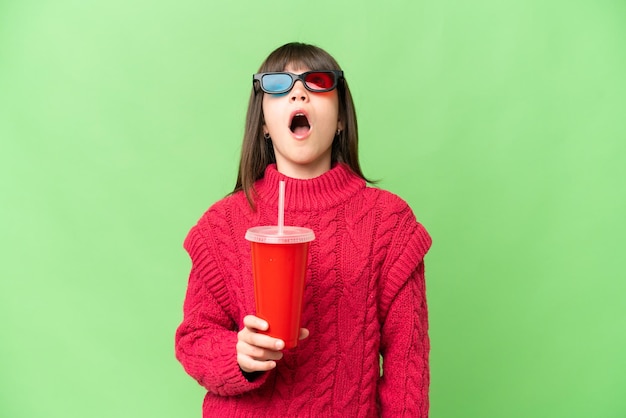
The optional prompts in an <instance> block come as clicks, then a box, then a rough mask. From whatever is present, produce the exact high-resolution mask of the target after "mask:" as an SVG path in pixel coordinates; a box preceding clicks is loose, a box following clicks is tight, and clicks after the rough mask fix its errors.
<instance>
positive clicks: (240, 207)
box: [185, 192, 252, 247]
mask: <svg viewBox="0 0 626 418" xmlns="http://www.w3.org/2000/svg"><path fill="white" fill-rule="evenodd" d="M251 213H252V210H251V208H250V206H249V205H248V201H247V199H246V197H245V195H244V193H243V192H237V193H234V194H231V195H228V196H226V197H224V198H222V199H220V200H218V201H217V202H215V203H213V204H212V205H211V206H210V207H209V208H208V209H207V210H206V211H205V212H204V213H203V214H202V216H200V218H199V219H198V221H197V222H196V224H195V225H193V226H192V227H191V229H190V230H189V233H188V234H187V237H186V239H185V247H187V246H188V245H189V244H190V243H191V242H194V241H197V240H201V241H205V240H207V239H208V238H210V237H213V238H217V237H227V236H229V235H231V234H232V230H233V224H237V223H240V222H241V221H243V219H245V218H248V217H249V216H250V214H251Z"/></svg>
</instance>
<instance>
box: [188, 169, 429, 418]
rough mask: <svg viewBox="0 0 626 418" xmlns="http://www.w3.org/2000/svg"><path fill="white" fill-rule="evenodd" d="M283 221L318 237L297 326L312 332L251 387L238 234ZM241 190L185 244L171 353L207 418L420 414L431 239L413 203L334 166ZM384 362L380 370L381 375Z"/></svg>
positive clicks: (272, 175) (424, 401)
mask: <svg viewBox="0 0 626 418" xmlns="http://www.w3.org/2000/svg"><path fill="white" fill-rule="evenodd" d="M279 180H285V181H286V199H285V224H286V225H296V226H305V227H308V228H311V229H313V231H314V232H315V237H316V238H315V241H313V242H312V243H311V247H310V255H309V267H308V270H307V277H306V281H307V282H306V283H307V284H306V289H305V296H304V307H303V313H302V326H303V327H306V328H308V329H309V331H310V336H309V337H308V338H307V339H305V340H302V341H300V343H299V344H298V346H297V347H296V348H294V349H291V350H285V351H284V357H283V358H282V359H281V360H279V361H278V362H277V363H278V364H277V367H276V368H275V369H274V370H272V371H270V372H265V373H263V374H261V375H260V376H259V377H258V378H257V379H256V380H254V381H252V382H249V381H248V380H246V379H245V378H244V376H243V374H242V373H241V371H240V369H239V366H238V364H237V359H236V350H235V345H236V342H237V332H238V331H239V330H240V329H241V328H242V327H243V318H244V316H246V315H248V314H254V312H255V305H254V291H253V281H252V270H251V265H250V244H249V243H248V242H247V241H246V240H245V239H244V235H245V232H246V230H247V229H248V228H249V227H252V226H257V225H275V224H276V217H277V215H276V214H277V210H278V209H277V202H278V184H279ZM255 189H256V192H257V196H256V200H255V201H256V204H257V211H256V212H255V211H252V210H251V208H250V206H249V204H248V202H247V200H246V197H245V195H244V194H243V193H241V192H239V193H235V194H233V195H231V196H228V197H226V198H224V199H222V200H221V201H219V202H217V203H215V204H214V205H213V206H212V207H211V208H210V209H209V210H208V211H207V212H206V213H205V214H204V215H203V216H202V218H201V219H200V220H199V221H198V223H197V225H195V226H194V227H193V228H192V229H191V231H190V232H189V235H188V236H187V238H186V240H185V244H184V246H185V249H186V250H187V251H188V253H189V255H190V257H191V260H192V267H191V273H190V276H189V284H188V289H187V295H186V298H185V303H184V319H183V321H182V323H181V325H180V326H179V328H178V330H177V332H176V357H177V358H178V360H179V361H180V362H181V363H182V365H183V367H184V368H185V370H186V371H187V373H189V375H191V376H192V377H193V378H194V379H196V380H197V381H198V382H199V383H200V384H201V385H202V386H204V387H205V388H206V389H207V391H208V392H207V395H206V397H205V400H204V405H203V416H204V417H213V416H220V417H260V416H267V417H296V416H306V417H335V416H336V417H374V416H386V417H402V416H406V417H427V416H428V406H429V404H428V388H429V381H430V376H429V366H428V355H429V349H430V344H429V339H428V318H427V308H426V294H425V283H424V264H423V258H424V255H425V254H426V252H427V251H428V248H429V247H430V244H431V239H430V237H429V235H428V233H427V232H426V230H425V229H424V228H423V227H422V225H420V224H419V223H418V222H417V221H416V219H415V217H414V215H413V213H412V211H411V209H410V208H409V206H408V205H407V204H406V203H405V202H404V201H403V200H401V199H400V198H399V197H397V196H395V195H393V194H391V193H389V192H386V191H383V190H380V189H377V188H372V187H366V184H365V182H364V181H363V180H362V179H360V178H359V177H357V176H356V175H354V174H353V173H352V171H350V169H349V168H348V167H347V166H346V165H343V164H338V165H336V166H335V167H334V168H332V169H331V170H330V171H328V172H326V173H324V174H323V175H322V176H320V177H317V178H315V179H310V180H297V179H292V178H287V177H285V176H284V175H282V174H281V173H279V172H278V171H277V170H276V167H275V166H274V165H271V166H269V167H268V168H267V169H266V172H265V177H264V178H263V179H261V180H259V181H257V182H256V184H255ZM379 353H380V354H381V355H382V357H383V371H384V373H383V375H382V377H381V376H380V371H379Z"/></svg>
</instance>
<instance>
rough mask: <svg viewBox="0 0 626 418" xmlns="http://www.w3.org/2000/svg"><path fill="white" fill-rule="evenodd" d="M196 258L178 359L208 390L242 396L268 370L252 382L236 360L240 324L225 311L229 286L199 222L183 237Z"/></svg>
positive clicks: (179, 335)
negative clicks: (200, 228) (185, 237)
mask: <svg viewBox="0 0 626 418" xmlns="http://www.w3.org/2000/svg"><path fill="white" fill-rule="evenodd" d="M185 249H186V250H187V251H188V252H189V255H190V257H191V260H192V267H191V273H190V275H189V283H188V287H187V294H186V296H185V302H184V305H183V321H182V323H181V324H180V326H179V327H178V329H177V331H176V336H175V350H176V358H177V359H178V360H179V361H180V363H181V364H182V365H183V367H184V369H185V371H186V372H187V373H188V374H189V375H190V376H191V377H193V378H194V379H196V381H198V383H199V384H200V385H202V386H203V387H205V388H206V389H207V390H208V391H209V392H212V393H215V394H217V395H221V396H233V395H239V394H242V393H245V392H248V391H250V390H253V389H256V388H258V387H259V386H261V385H262V384H263V382H265V380H266V379H267V373H265V374H262V375H260V376H259V377H258V378H257V379H255V380H254V381H252V382H250V381H248V380H247V379H246V378H245V377H244V375H243V373H242V371H241V369H240V368H239V364H238V363H237V351H236V344H237V332H238V328H237V327H238V325H237V323H236V322H235V321H234V320H233V319H232V318H231V317H230V316H229V315H228V314H227V312H226V311H225V309H224V306H225V305H224V304H225V303H227V300H228V299H227V298H228V290H227V287H226V285H225V284H224V281H223V280H222V277H221V275H220V268H219V266H218V263H217V262H216V255H215V254H214V253H213V252H212V251H211V250H210V249H209V246H208V245H207V243H206V240H205V239H204V237H203V236H202V234H201V233H200V231H199V228H198V227H197V226H196V227H194V228H192V230H191V231H190V232H189V235H188V236H187V239H186V240H185Z"/></svg>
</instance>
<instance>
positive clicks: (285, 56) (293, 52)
mask: <svg viewBox="0 0 626 418" xmlns="http://www.w3.org/2000/svg"><path fill="white" fill-rule="evenodd" d="M288 66H292V67H293V68H294V70H297V71H298V70H305V69H308V70H341V68H340V67H339V64H338V63H337V61H335V59H334V58H333V57H331V56H330V55H329V54H328V53H327V52H326V51H324V50H323V49H321V48H318V47H316V46H314V45H308V44H301V43H291V44H288V45H286V46H284V47H283V48H279V49H277V50H276V51H274V52H273V53H272V54H270V55H269V56H268V57H267V59H266V60H265V62H264V63H263V64H262V65H261V68H260V69H259V72H260V73H265V72H280V71H285V69H286V68H287V67H288Z"/></svg>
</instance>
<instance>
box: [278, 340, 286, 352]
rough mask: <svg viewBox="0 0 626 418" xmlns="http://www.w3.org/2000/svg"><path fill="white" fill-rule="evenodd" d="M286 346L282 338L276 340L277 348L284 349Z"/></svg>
mask: <svg viewBox="0 0 626 418" xmlns="http://www.w3.org/2000/svg"><path fill="white" fill-rule="evenodd" d="M284 346H285V343H284V342H283V341H282V340H278V341H276V349H278V350H282V349H283V347H284Z"/></svg>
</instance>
